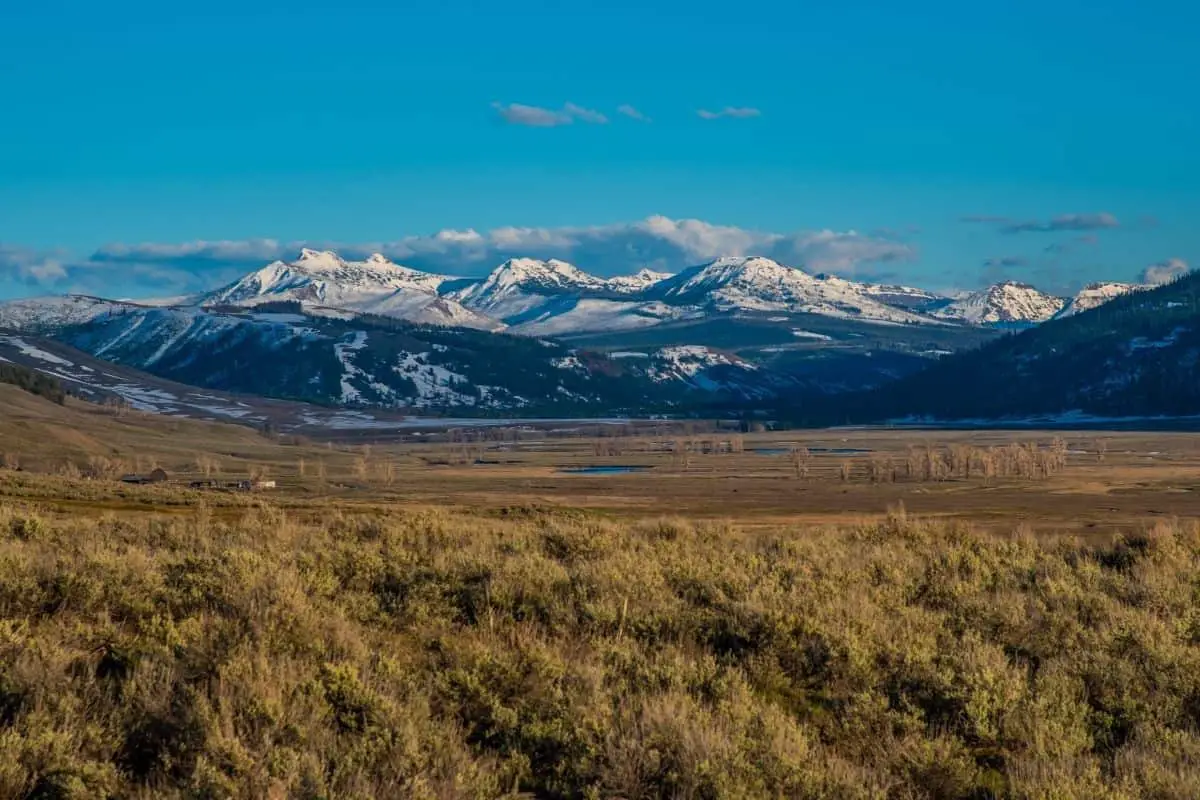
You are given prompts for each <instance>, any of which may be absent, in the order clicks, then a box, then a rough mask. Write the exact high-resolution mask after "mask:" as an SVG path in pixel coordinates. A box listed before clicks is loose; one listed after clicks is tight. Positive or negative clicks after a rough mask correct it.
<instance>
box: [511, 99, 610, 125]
mask: <svg viewBox="0 0 1200 800" xmlns="http://www.w3.org/2000/svg"><path fill="white" fill-rule="evenodd" d="M492 108H494V109H496V113H498V114H499V115H500V117H501V118H502V119H503V120H504V121H505V122H507V123H508V124H510V125H524V126H526V127H529V128H556V127H558V126H560V125H570V124H571V123H573V122H574V121H575V120H579V121H580V122H586V123H588V124H590V125H606V124H608V117H606V116H605V115H604V114H602V113H600V112H599V111H595V110H593V109H590V108H584V107H583V106H580V105H576V104H575V103H566V104H564V105H563V107H562V109H561V110H555V109H551V108H542V107H541V106H528V105H525V104H523V103H492Z"/></svg>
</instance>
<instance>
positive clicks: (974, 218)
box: [958, 214, 1012, 225]
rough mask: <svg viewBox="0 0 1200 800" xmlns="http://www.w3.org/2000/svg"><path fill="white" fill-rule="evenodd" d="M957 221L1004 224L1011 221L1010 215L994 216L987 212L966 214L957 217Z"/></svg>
mask: <svg viewBox="0 0 1200 800" xmlns="http://www.w3.org/2000/svg"><path fill="white" fill-rule="evenodd" d="M958 221H959V222H969V223H983V224H987V225H1005V224H1008V223H1011V222H1012V219H1011V218H1010V217H995V216H991V215H988V214H967V215H966V216H963V217H959V218H958Z"/></svg>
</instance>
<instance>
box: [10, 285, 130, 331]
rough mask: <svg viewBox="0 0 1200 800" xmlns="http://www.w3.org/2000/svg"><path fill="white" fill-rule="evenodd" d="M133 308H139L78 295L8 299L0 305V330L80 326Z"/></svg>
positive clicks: (127, 303) (40, 329)
mask: <svg viewBox="0 0 1200 800" xmlns="http://www.w3.org/2000/svg"><path fill="white" fill-rule="evenodd" d="M137 307H139V305H138V304H136V303H131V302H122V301H116V300H103V299H101V298H99V297H91V296H89V295H82V294H68V295H53V296H48V297H30V298H26V299H23V300H9V301H7V302H4V303H0V328H11V329H12V330H18V331H30V332H38V331H42V330H50V329H54V328H58V327H62V326H64V325H82V324H84V323H86V322H91V321H92V320H94V319H97V318H100V317H104V316H107V315H110V314H120V313H123V312H124V311H126V310H128V309H131V308H137Z"/></svg>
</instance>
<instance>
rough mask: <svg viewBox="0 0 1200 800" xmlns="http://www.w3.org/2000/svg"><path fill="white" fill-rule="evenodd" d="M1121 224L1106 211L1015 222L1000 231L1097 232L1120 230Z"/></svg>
mask: <svg viewBox="0 0 1200 800" xmlns="http://www.w3.org/2000/svg"><path fill="white" fill-rule="evenodd" d="M1119 227H1121V223H1120V222H1119V221H1117V218H1116V217H1114V216H1113V215H1112V214H1109V213H1108V212H1106V211H1101V212H1100V213H1098V214H1061V215H1059V216H1057V217H1055V218H1054V219H1050V220H1033V221H1029V222H1014V223H1011V224H1009V225H1005V226H1004V227H1002V228H1001V229H1000V230H1001V232H1003V233H1053V232H1055V231H1096V230H1103V229H1105V228H1119Z"/></svg>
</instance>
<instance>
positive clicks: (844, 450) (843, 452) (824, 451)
mask: <svg viewBox="0 0 1200 800" xmlns="http://www.w3.org/2000/svg"><path fill="white" fill-rule="evenodd" d="M793 449H796V450H799V449H800V448H799V447H796V448H791V447H754V448H751V450H750V452H752V453H754V454H755V455H760V456H786V455H787V454H788V453H791V452H792V450H793ZM808 452H809V453H810V454H812V455H815V456H820V455H831V456H857V455H864V454H866V453H872V452H874V451H873V450H860V449H858V448H855V447H810V448H808Z"/></svg>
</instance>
